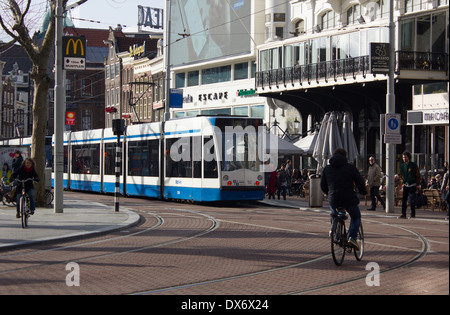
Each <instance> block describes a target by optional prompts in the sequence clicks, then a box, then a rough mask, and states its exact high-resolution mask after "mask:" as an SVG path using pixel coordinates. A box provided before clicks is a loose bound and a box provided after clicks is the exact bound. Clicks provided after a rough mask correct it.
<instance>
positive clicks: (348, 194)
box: [320, 148, 367, 249]
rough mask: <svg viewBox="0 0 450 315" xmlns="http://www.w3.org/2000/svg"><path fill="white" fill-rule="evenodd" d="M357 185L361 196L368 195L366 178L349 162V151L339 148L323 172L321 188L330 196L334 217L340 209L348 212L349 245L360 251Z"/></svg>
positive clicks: (359, 216)
mask: <svg viewBox="0 0 450 315" xmlns="http://www.w3.org/2000/svg"><path fill="white" fill-rule="evenodd" d="M355 185H356V187H357V188H358V191H359V193H360V194H362V195H366V194H367V190H366V185H365V183H364V178H363V177H362V176H361V175H360V174H359V172H358V169H357V168H356V167H355V166H354V165H353V164H349V163H348V161H347V151H345V149H343V148H338V149H336V150H335V151H334V152H333V156H332V157H331V158H330V164H329V165H327V166H326V167H325V168H324V170H323V172H322V179H321V181H320V187H321V188H322V191H323V192H324V193H325V194H327V195H328V202H329V204H330V209H331V215H332V216H334V215H336V213H337V212H336V210H337V209H338V208H340V207H342V208H345V210H347V212H348V214H349V215H350V218H351V221H350V227H349V231H348V234H349V240H348V243H349V245H350V246H352V247H354V248H356V249H358V244H357V242H356V238H357V234H358V230H359V227H360V225H361V211H360V209H359V206H358V204H359V199H358V196H357V195H356V192H355V191H354V186H355Z"/></svg>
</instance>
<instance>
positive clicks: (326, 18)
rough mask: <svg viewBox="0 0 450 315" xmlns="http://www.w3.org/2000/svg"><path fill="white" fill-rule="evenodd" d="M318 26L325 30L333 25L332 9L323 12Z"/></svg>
mask: <svg viewBox="0 0 450 315" xmlns="http://www.w3.org/2000/svg"><path fill="white" fill-rule="evenodd" d="M320 21H321V23H320V28H321V29H322V30H326V29H329V28H333V27H334V25H335V17H334V11H332V10H329V11H327V12H325V13H324V14H323V15H322V16H321V19H320Z"/></svg>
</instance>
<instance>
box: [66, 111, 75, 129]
mask: <svg viewBox="0 0 450 315" xmlns="http://www.w3.org/2000/svg"><path fill="white" fill-rule="evenodd" d="M66 125H67V126H73V125H75V113H74V112H66Z"/></svg>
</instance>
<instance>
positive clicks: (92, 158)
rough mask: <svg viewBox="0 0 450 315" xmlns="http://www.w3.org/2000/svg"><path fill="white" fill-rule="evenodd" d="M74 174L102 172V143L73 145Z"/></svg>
mask: <svg viewBox="0 0 450 315" xmlns="http://www.w3.org/2000/svg"><path fill="white" fill-rule="evenodd" d="M72 173H73V174H91V175H99V174H100V144H84V145H75V146H73V147H72Z"/></svg>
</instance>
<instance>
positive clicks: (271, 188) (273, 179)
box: [267, 170, 277, 199]
mask: <svg viewBox="0 0 450 315" xmlns="http://www.w3.org/2000/svg"><path fill="white" fill-rule="evenodd" d="M276 192H277V171H276V170H275V171H273V172H271V173H270V177H269V182H268V183H267V194H268V195H269V199H275V193H276Z"/></svg>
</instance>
